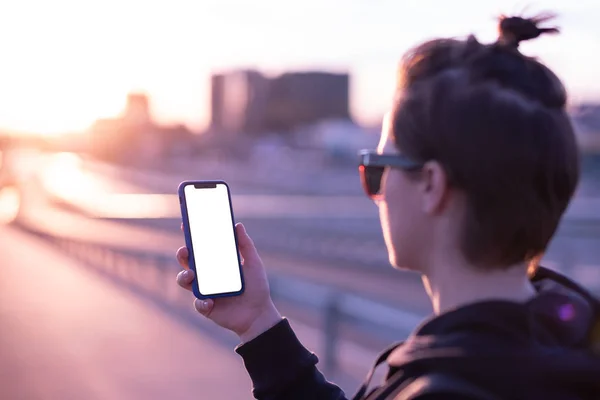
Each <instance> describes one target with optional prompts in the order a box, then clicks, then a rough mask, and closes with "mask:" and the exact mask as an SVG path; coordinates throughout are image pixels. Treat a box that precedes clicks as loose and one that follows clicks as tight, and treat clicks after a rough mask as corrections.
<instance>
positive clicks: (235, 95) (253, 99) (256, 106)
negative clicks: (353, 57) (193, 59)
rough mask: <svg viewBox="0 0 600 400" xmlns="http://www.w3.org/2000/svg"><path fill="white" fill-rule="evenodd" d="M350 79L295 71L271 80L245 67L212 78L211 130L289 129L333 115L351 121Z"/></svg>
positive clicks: (342, 75) (229, 131) (243, 131)
mask: <svg viewBox="0 0 600 400" xmlns="http://www.w3.org/2000/svg"><path fill="white" fill-rule="evenodd" d="M349 87H350V77H349V75H348V74H335V73H329V72H293V73H285V74H282V75H280V76H277V77H274V78H268V77H265V76H264V75H262V74H261V73H260V72H258V71H253V70H239V71H232V72H228V73H222V74H214V75H213V76H212V78H211V108H212V111H211V131H213V132H217V133H225V134H227V133H248V134H260V133H265V132H288V131H293V130H295V129H297V128H298V127H301V126H305V125H309V124H314V123H317V122H320V121H322V120H328V119H348V120H349V119H350V88H349Z"/></svg>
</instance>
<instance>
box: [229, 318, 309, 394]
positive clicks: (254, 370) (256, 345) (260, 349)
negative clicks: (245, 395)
mask: <svg viewBox="0 0 600 400" xmlns="http://www.w3.org/2000/svg"><path fill="white" fill-rule="evenodd" d="M235 352H236V353H237V354H239V355H240V356H241V357H242V359H243V361H244V365H245V367H246V370H247V371H248V374H249V375H250V379H251V380H252V383H253V386H254V391H255V392H264V391H272V390H277V388H285V387H287V386H288V385H289V384H291V383H292V382H293V381H294V380H295V379H297V378H298V377H299V376H300V375H301V374H302V373H303V372H304V371H306V369H307V368H310V367H314V366H315V365H316V364H317V362H318V359H317V356H315V355H314V354H313V353H311V352H310V351H308V350H307V349H306V348H305V347H304V346H303V345H302V343H300V341H299V340H298V338H297V336H296V334H295V333H294V331H293V330H292V327H291V326H290V323H289V321H288V320H287V319H286V318H284V319H283V320H281V321H280V322H279V323H277V325H275V326H273V327H272V328H270V329H269V330H267V331H265V332H263V333H262V334H260V335H259V336H257V337H256V338H254V339H252V340H251V341H249V342H247V343H244V344H242V345H239V346H238V347H236V349H235Z"/></svg>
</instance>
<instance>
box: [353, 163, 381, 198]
mask: <svg viewBox="0 0 600 400" xmlns="http://www.w3.org/2000/svg"><path fill="white" fill-rule="evenodd" d="M384 170H385V167H373V166H365V165H361V166H360V167H359V171H360V180H361V182H362V185H363V188H364V190H365V192H366V193H367V195H368V196H369V197H374V196H376V195H378V194H379V190H380V189H381V178H382V177H383V171H384Z"/></svg>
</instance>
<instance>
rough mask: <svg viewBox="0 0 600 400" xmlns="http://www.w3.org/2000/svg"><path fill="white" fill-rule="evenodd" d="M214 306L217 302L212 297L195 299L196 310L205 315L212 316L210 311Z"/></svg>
mask: <svg viewBox="0 0 600 400" xmlns="http://www.w3.org/2000/svg"><path fill="white" fill-rule="evenodd" d="M214 306H215V302H214V301H213V300H211V299H207V300H200V299H196V300H194V308H195V309H196V311H198V312H199V313H200V314H202V315H204V316H205V317H208V316H210V313H211V311H212V310H213V307H214Z"/></svg>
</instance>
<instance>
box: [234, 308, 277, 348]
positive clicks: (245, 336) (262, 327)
mask: <svg viewBox="0 0 600 400" xmlns="http://www.w3.org/2000/svg"><path fill="white" fill-rule="evenodd" d="M282 320H283V317H282V316H281V314H280V313H279V311H277V308H275V305H274V304H272V303H271V304H270V305H269V307H267V308H266V309H265V310H264V311H263V312H261V313H260V315H259V316H258V317H257V318H256V319H255V320H254V321H253V322H252V324H251V325H250V327H249V328H248V329H247V330H246V331H245V332H242V333H238V337H239V338H240V340H241V342H242V344H244V343H248V342H249V341H251V340H252V339H254V338H256V337H257V336H260V335H261V334H262V333H264V332H266V331H268V330H269V329H271V328H272V327H274V326H275V325H277V324H278V323H279V322H281V321H282Z"/></svg>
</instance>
